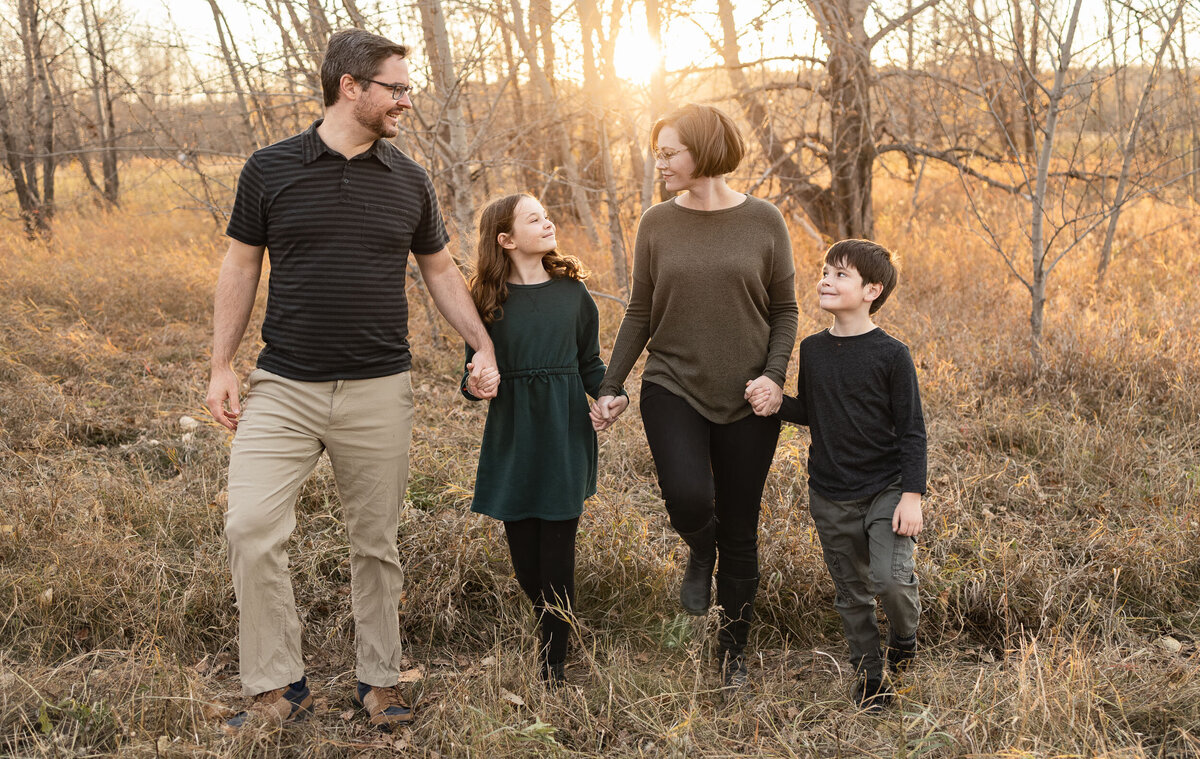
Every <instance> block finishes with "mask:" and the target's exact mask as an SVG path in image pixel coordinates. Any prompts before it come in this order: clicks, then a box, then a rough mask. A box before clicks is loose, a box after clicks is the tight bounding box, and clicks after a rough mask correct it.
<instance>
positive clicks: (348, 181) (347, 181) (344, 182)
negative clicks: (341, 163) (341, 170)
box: [342, 179, 350, 184]
mask: <svg viewBox="0 0 1200 759" xmlns="http://www.w3.org/2000/svg"><path fill="white" fill-rule="evenodd" d="M342 184H350V180H349V179H343V180H342Z"/></svg>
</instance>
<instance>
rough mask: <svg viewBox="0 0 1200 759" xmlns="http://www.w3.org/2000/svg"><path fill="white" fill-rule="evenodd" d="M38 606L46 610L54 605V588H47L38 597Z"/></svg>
mask: <svg viewBox="0 0 1200 759" xmlns="http://www.w3.org/2000/svg"><path fill="white" fill-rule="evenodd" d="M37 602H38V606H41V607H42V608H46V607H47V606H49V605H50V604H52V603H54V588H46V589H45V590H43V591H42V592H41V593H40V594H39V595H38V597H37Z"/></svg>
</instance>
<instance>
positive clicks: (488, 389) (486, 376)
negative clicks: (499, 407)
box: [467, 347, 500, 399]
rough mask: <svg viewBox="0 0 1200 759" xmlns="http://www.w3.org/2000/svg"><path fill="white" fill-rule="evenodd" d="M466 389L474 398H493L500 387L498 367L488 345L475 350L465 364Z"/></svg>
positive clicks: (494, 355)
mask: <svg viewBox="0 0 1200 759" xmlns="http://www.w3.org/2000/svg"><path fill="white" fill-rule="evenodd" d="M467 372H468V374H467V391H468V392H469V393H471V395H473V396H475V397H476V398H485V399H486V398H495V397H496V393H497V392H498V390H499V388H500V368H499V367H497V366H496V354H495V353H494V352H493V351H492V350H491V348H490V347H489V348H488V349H486V350H481V351H476V352H475V355H474V356H472V357H471V361H470V363H468V364H467Z"/></svg>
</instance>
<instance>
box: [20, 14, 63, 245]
mask: <svg viewBox="0 0 1200 759" xmlns="http://www.w3.org/2000/svg"><path fill="white" fill-rule="evenodd" d="M17 13H18V20H19V22H20V25H21V45H22V50H23V52H24V55H25V81H26V89H27V92H28V93H29V94H30V96H31V98H32V114H31V116H32V117H31V119H30V122H31V124H32V132H33V133H32V139H31V140H30V143H31V147H32V150H31V151H30V152H29V157H28V158H27V159H26V161H25V183H26V187H27V189H28V188H32V189H33V190H34V193H33V197H36V198H38V202H37V204H36V207H34V208H32V209H30V213H32V215H33V216H32V224H33V227H34V228H35V229H36V230H37V231H38V232H47V231H49V229H50V220H51V219H52V218H53V217H54V174H55V169H56V168H57V165H58V159H57V156H55V154H54V99H53V96H52V95H51V92H50V72H49V70H48V68H47V65H46V51H45V50H44V49H43V46H42V42H43V38H42V27H43V20H42V7H41V5H40V4H39V3H38V2H37V0H20V2H19V3H18V5H17ZM39 172H40V174H41V187H40V188H39V187H38V175H39ZM29 223H30V222H29V220H27V221H26V224H27V225H28V224H29Z"/></svg>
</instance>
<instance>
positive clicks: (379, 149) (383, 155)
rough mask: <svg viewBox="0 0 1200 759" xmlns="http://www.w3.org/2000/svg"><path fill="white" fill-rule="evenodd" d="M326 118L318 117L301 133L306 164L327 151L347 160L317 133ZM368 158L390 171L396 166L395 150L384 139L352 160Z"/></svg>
mask: <svg viewBox="0 0 1200 759" xmlns="http://www.w3.org/2000/svg"><path fill="white" fill-rule="evenodd" d="M324 120H325V119H317V120H316V121H314V122H313V123H312V124H311V125H310V126H309V127H308V129H306V130H304V132H303V134H301V135H300V144H301V154H302V156H301V157H302V160H303V161H304V164H305V165H307V164H310V163H312V162H313V161H315V160H317V159H318V158H320V157H321V156H322V155H324V154H325V153H328V154H330V155H331V156H335V157H337V158H341V159H342V160H345V158H344V157H343V156H342V154H341V153H339V152H337V151H336V150H334V149H333V148H331V147H329V146H328V145H326V144H325V141H324V140H322V139H321V135H319V134H317V127H319V126H321V122H323V121H324ZM367 158H374V159H375V160H376V161H379V163H381V164H383V165H384V166H385V167H386V168H387V169H388V170H389V171H391V170H393V169H395V168H396V166H395V164H394V163H393V161H394V160H395V155H394V151H391V150H388V146H387V145H385V144H384V140H375V142H373V143H371V147H369V148H367V149H366V151H364V152H363V153H361V154H360V155H356V156H354V158H352V159H350V160H352V161H358V160H365V159H367Z"/></svg>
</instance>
